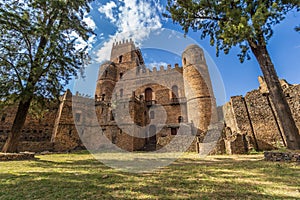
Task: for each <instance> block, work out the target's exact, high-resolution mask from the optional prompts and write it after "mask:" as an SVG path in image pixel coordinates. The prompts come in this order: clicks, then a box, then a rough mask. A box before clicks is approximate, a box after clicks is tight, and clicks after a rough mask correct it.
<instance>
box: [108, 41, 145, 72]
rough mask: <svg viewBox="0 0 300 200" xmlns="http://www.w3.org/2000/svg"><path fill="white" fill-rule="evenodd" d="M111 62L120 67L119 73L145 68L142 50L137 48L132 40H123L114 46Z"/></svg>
mask: <svg viewBox="0 0 300 200" xmlns="http://www.w3.org/2000/svg"><path fill="white" fill-rule="evenodd" d="M110 61H111V62H114V63H115V64H117V65H118V68H119V73H123V74H124V73H126V71H127V70H131V69H135V68H141V67H144V60H143V57H142V53H141V50H140V49H138V48H136V47H135V45H134V42H133V41H132V40H129V41H128V40H123V41H121V42H116V43H114V44H113V47H112V50H111V56H110Z"/></svg>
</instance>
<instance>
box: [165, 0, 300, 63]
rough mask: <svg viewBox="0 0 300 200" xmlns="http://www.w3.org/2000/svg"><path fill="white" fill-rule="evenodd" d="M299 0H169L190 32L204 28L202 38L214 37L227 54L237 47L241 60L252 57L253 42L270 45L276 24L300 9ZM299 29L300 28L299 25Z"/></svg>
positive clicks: (173, 13)
mask: <svg viewBox="0 0 300 200" xmlns="http://www.w3.org/2000/svg"><path fill="white" fill-rule="evenodd" d="M299 8H300V5H299V0H272V1H269V0H198V1H195V0H176V1H174V0H168V6H167V10H168V11H169V14H164V16H166V17H169V18H172V19H173V21H174V22H176V23H179V25H180V26H182V29H183V30H184V31H185V33H187V32H188V31H189V29H190V28H191V29H192V30H194V31H197V30H200V31H201V39H203V38H205V37H209V38H210V43H211V45H216V51H217V55H219V51H224V53H225V54H227V53H228V52H229V50H230V49H231V48H232V47H234V46H237V47H239V48H240V50H241V52H240V54H239V55H238V56H239V59H240V61H241V62H244V59H245V58H247V59H250V57H249V49H250V48H249V47H250V45H253V46H255V45H266V44H267V41H268V40H269V39H270V38H271V37H272V35H273V30H272V27H273V26H274V25H275V24H278V23H280V21H282V20H283V19H284V18H285V15H286V13H288V12H289V11H291V10H293V9H296V10H297V11H299ZM298 30H299V28H298Z"/></svg>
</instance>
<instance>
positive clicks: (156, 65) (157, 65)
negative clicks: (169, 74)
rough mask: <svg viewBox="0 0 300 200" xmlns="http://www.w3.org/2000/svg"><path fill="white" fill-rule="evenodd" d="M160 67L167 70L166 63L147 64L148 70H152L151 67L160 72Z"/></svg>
mask: <svg viewBox="0 0 300 200" xmlns="http://www.w3.org/2000/svg"><path fill="white" fill-rule="evenodd" d="M160 66H164V69H167V66H168V63H165V62H152V63H148V64H147V67H148V68H150V69H153V67H156V69H157V70H160Z"/></svg>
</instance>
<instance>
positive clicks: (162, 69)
mask: <svg viewBox="0 0 300 200" xmlns="http://www.w3.org/2000/svg"><path fill="white" fill-rule="evenodd" d="M178 72H179V73H181V74H182V72H183V68H182V67H181V66H179V64H177V63H176V64H175V65H174V66H173V67H172V65H171V64H168V65H167V66H163V65H161V66H155V67H153V68H152V69H149V68H146V70H144V71H142V70H140V71H138V72H137V74H136V75H137V77H139V76H160V75H162V76H166V75H168V74H173V73H178Z"/></svg>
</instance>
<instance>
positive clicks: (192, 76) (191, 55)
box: [182, 45, 217, 132]
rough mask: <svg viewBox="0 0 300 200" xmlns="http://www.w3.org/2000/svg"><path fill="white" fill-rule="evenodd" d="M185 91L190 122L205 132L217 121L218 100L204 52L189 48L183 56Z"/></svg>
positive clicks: (194, 47)
mask: <svg viewBox="0 0 300 200" xmlns="http://www.w3.org/2000/svg"><path fill="white" fill-rule="evenodd" d="M182 66H183V78H184V89H185V93H186V98H187V112H188V120H189V122H193V123H194V125H195V126H196V128H198V130H199V129H200V131H201V132H205V131H207V129H208V126H209V125H210V124H211V123H214V122H216V121H217V112H216V100H215V97H214V94H213V90H212V84H211V80H210V75H209V72H208V67H207V64H206V60H205V57H204V52H203V50H202V49H201V48H200V47H199V46H198V45H190V46H188V47H187V48H186V49H185V50H184V52H183V54H182Z"/></svg>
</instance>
